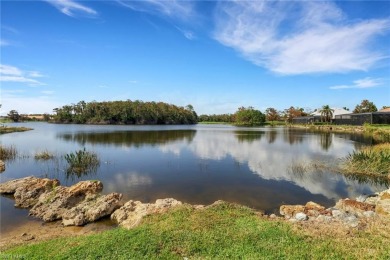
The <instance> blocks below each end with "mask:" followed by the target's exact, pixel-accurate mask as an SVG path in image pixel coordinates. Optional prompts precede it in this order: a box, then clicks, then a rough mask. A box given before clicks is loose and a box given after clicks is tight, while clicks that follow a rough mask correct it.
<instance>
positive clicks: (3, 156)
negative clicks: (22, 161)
mask: <svg viewBox="0 0 390 260" xmlns="http://www.w3.org/2000/svg"><path fill="white" fill-rule="evenodd" d="M17 154H18V152H17V150H16V148H15V146H12V145H11V146H4V145H0V160H14V159H15V158H16V155H17Z"/></svg>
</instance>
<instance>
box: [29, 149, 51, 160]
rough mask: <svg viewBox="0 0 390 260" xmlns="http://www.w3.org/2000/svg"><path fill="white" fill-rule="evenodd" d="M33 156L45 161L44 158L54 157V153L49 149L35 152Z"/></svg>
mask: <svg viewBox="0 0 390 260" xmlns="http://www.w3.org/2000/svg"><path fill="white" fill-rule="evenodd" d="M34 158H35V160H43V161H46V160H51V159H53V158H54V154H52V153H50V152H49V151H47V150H45V151H42V152H37V153H36V154H35V155H34Z"/></svg>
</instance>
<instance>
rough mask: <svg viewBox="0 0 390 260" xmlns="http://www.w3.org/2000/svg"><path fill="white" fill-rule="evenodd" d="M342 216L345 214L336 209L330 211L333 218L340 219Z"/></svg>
mask: <svg viewBox="0 0 390 260" xmlns="http://www.w3.org/2000/svg"><path fill="white" fill-rule="evenodd" d="M344 215H345V213H344V212H342V211H341V210H338V209H335V210H332V216H333V217H335V218H342V217H343V216H344Z"/></svg>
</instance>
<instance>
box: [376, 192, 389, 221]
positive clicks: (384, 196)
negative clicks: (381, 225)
mask: <svg viewBox="0 0 390 260" xmlns="http://www.w3.org/2000/svg"><path fill="white" fill-rule="evenodd" d="M375 212H376V213H377V214H380V215H388V216H390V189H388V190H385V191H383V192H381V193H379V196H378V201H377V203H376V208H375Z"/></svg>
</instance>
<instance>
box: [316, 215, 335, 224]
mask: <svg viewBox="0 0 390 260" xmlns="http://www.w3.org/2000/svg"><path fill="white" fill-rule="evenodd" d="M316 220H317V221H320V222H327V223H330V222H332V220H333V218H332V217H330V216H324V215H319V216H318V217H317V218H316Z"/></svg>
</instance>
